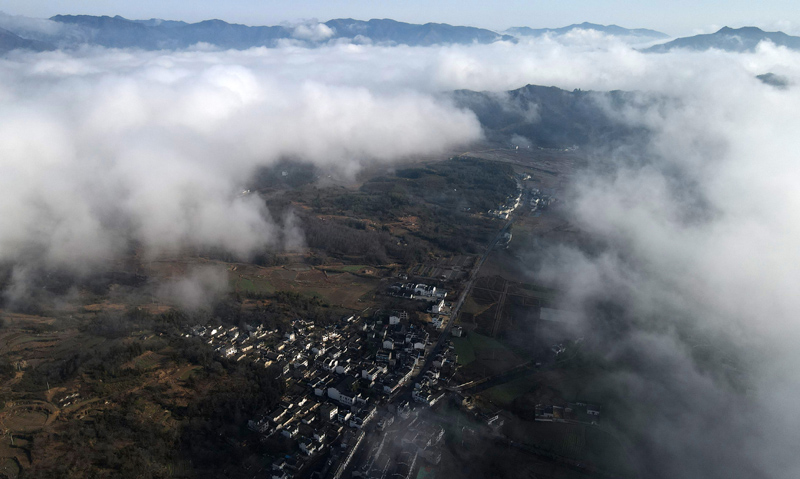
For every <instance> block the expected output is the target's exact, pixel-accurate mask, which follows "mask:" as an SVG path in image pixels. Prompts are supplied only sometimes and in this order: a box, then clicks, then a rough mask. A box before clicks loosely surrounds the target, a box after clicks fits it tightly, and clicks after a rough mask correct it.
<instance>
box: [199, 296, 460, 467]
mask: <svg viewBox="0 0 800 479" xmlns="http://www.w3.org/2000/svg"><path fill="white" fill-rule="evenodd" d="M414 288H415V291H417V294H418V295H419V296H420V297H421V298H425V299H429V300H432V303H433V306H432V308H433V309H435V310H436V311H435V313H437V315H438V314H439V313H443V312H444V309H445V308H446V306H444V300H443V299H442V298H444V296H446V293H445V292H444V291H441V290H439V291H437V290H436V288H435V287H433V286H427V285H414ZM409 289H411V288H409ZM437 293H438V294H437ZM439 321H441V320H439ZM437 324H439V327H437V326H436V325H437ZM440 327H441V323H437V322H434V323H433V328H432V329H434V330H438V329H440ZM426 329H430V328H424V327H421V326H420V325H415V324H412V323H411V321H410V320H409V315H408V313H407V312H405V311H390V312H388V314H386V313H385V312H382V311H376V312H375V314H374V315H372V316H371V317H369V318H365V317H360V316H356V315H350V316H345V317H343V318H342V319H341V321H340V322H339V323H338V324H334V325H329V326H326V327H316V326H315V324H314V323H313V322H311V321H305V320H300V319H297V320H295V321H293V323H292V325H291V330H290V331H287V332H285V333H284V334H283V335H281V334H279V332H278V331H277V330H267V329H265V328H263V327H262V326H257V327H249V326H247V325H245V327H243V328H240V327H238V326H230V327H217V328H210V327H205V326H196V327H193V328H191V329H190V330H189V331H186V332H185V335H186V336H195V337H201V338H203V339H204V340H206V342H207V343H208V344H209V345H211V346H212V347H214V348H215V350H216V351H217V353H218V354H220V355H221V356H225V357H227V358H230V359H234V360H237V361H252V362H253V363H255V364H257V365H263V366H264V367H273V366H274V367H275V368H274V369H275V371H277V374H278V375H279V376H280V377H281V378H282V379H283V380H284V381H285V383H286V391H287V393H286V395H285V396H284V397H283V398H281V402H280V404H279V406H278V407H277V408H275V409H274V410H271V411H266V412H265V414H263V415H262V416H260V417H254V418H252V419H251V420H250V421H249V422H248V426H249V427H250V429H251V430H253V431H255V432H257V433H259V434H260V435H261V437H262V440H263V441H265V442H269V441H271V442H274V443H279V444H280V446H281V447H284V448H287V449H288V450H287V451H286V453H285V454H283V455H281V457H277V458H275V462H274V463H273V467H272V469H273V470H272V472H271V474H272V475H271V477H273V478H275V479H289V478H293V477H330V478H339V477H343V476H342V474H343V473H344V472H345V471H346V470H352V471H354V472H355V474H361V475H362V476H361V477H397V478H401V477H409V476H408V474H410V473H411V472H412V471H414V470H415V464H416V463H417V462H418V461H422V460H424V461H428V463H431V464H435V463H436V462H437V459H436V458H437V457H438V456H439V454H438V453H437V452H436V446H437V444H439V442H440V441H441V438H442V435H443V430H442V428H441V427H440V426H435V425H433V424H430V423H427V422H426V421H424V420H422V419H420V418H419V417H418V409H419V408H425V407H430V406H433V405H435V404H436V403H437V402H438V401H440V400H442V398H443V397H445V395H446V391H445V388H444V385H445V383H446V379H447V378H450V377H452V376H453V374H454V373H455V368H456V361H457V357H456V354H455V352H454V348H453V345H452V343H451V342H449V341H447V342H445V347H444V348H442V350H441V352H439V353H438V354H436V356H435V357H433V358H431V359H432V362H431V367H430V368H429V369H428V370H427V371H425V372H424V374H422V375H421V376H418V375H417V374H418V373H419V372H420V369H421V367H422V365H423V364H424V363H425V362H426V360H427V359H428V357H427V355H428V354H433V353H432V350H433V349H434V348H433V344H434V341H433V340H432V338H431V333H429V332H428V331H427V330H426ZM456 331H458V333H456V334H460V328H459V329H457V330H456ZM434 334H437V333H434ZM442 334H444V333H442ZM368 434H369V435H370V440H369V442H370V444H373V446H372V449H374V451H373V453H370V454H367V455H366V456H365V457H363V458H362V459H363V460H362V461H360V462H359V463H356V461H354V457H355V456H356V451H358V450H359V448H360V447H361V446H362V443H363V442H364V441H365V437H367V435H368ZM390 436H391V437H390ZM390 451H391V452H390ZM355 474H354V475H355ZM347 477H350V476H347Z"/></svg>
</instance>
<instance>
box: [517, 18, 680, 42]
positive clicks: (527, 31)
mask: <svg viewBox="0 0 800 479" xmlns="http://www.w3.org/2000/svg"><path fill="white" fill-rule="evenodd" d="M575 30H595V31H598V32H601V33H604V34H606V35H614V36H620V37H642V38H645V39H652V40H663V39H666V38H670V36H669V35H667V34H666V33H662V32H658V31H655V30H648V29H646V28H633V29H630V28H623V27H620V26H617V25H598V24H596V23H589V22H583V23H580V24H573V25H568V26H566V27H561V28H530V27H512V28H509V29H508V30H506V31H505V33H507V34H509V35H514V36H533V37H539V36H542V35H547V34H551V35H564V34H567V33H570V32H573V31H575Z"/></svg>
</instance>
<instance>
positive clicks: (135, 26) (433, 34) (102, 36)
mask: <svg viewBox="0 0 800 479" xmlns="http://www.w3.org/2000/svg"><path fill="white" fill-rule="evenodd" d="M50 20H51V21H53V22H56V23H57V24H61V25H63V26H65V27H67V28H65V29H64V30H63V31H62V32H61V34H51V35H50V36H49V37H44V38H43V37H42V35H41V34H40V32H30V33H32V34H34V33H35V34H36V35H35V37H37V38H38V40H39V41H40V42H41V43H40V44H36V45H34V44H30V45H27V44H25V43H23V42H20V41H19V39H23V40H24V38H25V37H26V32H25V31H20V30H18V31H14V32H8V33H10V34H12V35H15V36H17V37H19V39H17V38H12V37H9V38H8V39H4V38H2V37H0V49H3V50H5V51H8V50H11V49H14V48H29V49H34V50H41V49H46V48H50V49H52V48H71V47H77V46H79V45H84V44H90V45H99V46H104V47H109V48H140V49H144V50H161V49H166V50H174V49H184V48H188V47H190V46H192V45H196V44H198V43H207V44H210V45H215V46H217V47H220V48H226V49H247V48H252V47H261V46H263V47H274V46H277V45H278V44H279V43H280V42H281V41H286V40H299V41H304V42H307V43H311V44H316V43H321V42H327V41H329V40H335V39H339V38H341V39H347V40H350V41H357V42H362V43H383V44H390V45H391V44H396V45H411V46H429V45H436V44H472V43H492V42H496V41H500V40H505V41H513V40H514V37H512V36H509V35H503V34H499V33H496V32H493V31H491V30H486V29H482V28H475V27H463V26H453V25H447V24H443V23H426V24H424V25H418V24H411V23H403V22H398V21H395V20H389V19H384V20H377V19H374V20H369V21H361V20H353V19H349V18H348V19H335V20H330V21H328V22H325V23H314V24H308V25H295V26H284V25H278V26H253V27H251V26H247V25H239V24H234V23H227V22H224V21H222V20H206V21H203V22H198V23H186V22H182V21H171V20H160V19H150V20H129V19H126V18H123V17H120V16H116V17H108V16H91V15H56V16H54V17H52V18H51V19H50ZM29 37H30V35H29ZM0 51H1V50H0Z"/></svg>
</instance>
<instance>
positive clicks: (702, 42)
mask: <svg viewBox="0 0 800 479" xmlns="http://www.w3.org/2000/svg"><path fill="white" fill-rule="evenodd" d="M762 41H770V42H772V43H774V44H775V45H778V46H783V47H787V48H790V49H792V50H798V49H800V37H793V36H791V35H787V34H785V33H783V32H765V31H764V30H762V29H760V28H757V27H742V28H730V27H724V28H721V29H720V30H719V31H717V32H715V33H710V34H706V35H695V36H693V37H683V38H676V39H675V40H672V41H670V42H667V43H662V44H660V45H655V46H652V47H650V48H647V49H645V50H643V51H645V52H649V53H664V52H668V51H670V50H674V49H677V48H682V49H686V50H708V49H711V48H716V49H719V50H725V51H729V52H748V51H753V50H755V48H756V46H757V45H758V44H759V43H760V42H762Z"/></svg>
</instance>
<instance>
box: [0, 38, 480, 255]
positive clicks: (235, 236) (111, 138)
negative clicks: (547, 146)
mask: <svg viewBox="0 0 800 479" xmlns="http://www.w3.org/2000/svg"><path fill="white" fill-rule="evenodd" d="M260 53H262V52H260V51H253V52H228V53H226V52H188V53H177V54H162V53H133V52H125V51H113V50H87V51H84V52H77V53H71V54H70V53H64V52H55V53H47V54H39V55H24V54H20V55H17V56H12V58H11V59H7V60H5V61H2V63H0V92H2V94H0V102H2V112H0V138H2V139H3V140H2V141H0V157H2V162H0V218H2V219H0V259H2V260H13V259H15V258H17V257H18V256H19V255H20V254H22V253H26V252H27V253H31V254H33V253H35V254H36V255H37V256H38V257H39V258H44V259H46V260H49V261H51V262H52V263H54V264H57V265H62V266H70V265H81V266H83V265H90V264H91V263H92V262H94V261H103V260H106V259H108V258H110V257H113V256H114V254H116V253H117V252H119V251H120V250H121V249H122V248H124V247H125V246H126V244H127V243H126V242H127V240H132V241H133V242H134V243H135V244H139V245H142V246H144V248H145V251H146V252H147V253H149V254H158V253H161V252H176V251H179V250H180V249H182V248H187V247H190V248H202V247H219V248H222V249H225V250H228V251H231V252H233V253H236V254H239V255H241V256H246V255H247V254H249V253H251V252H253V251H256V250H258V249H260V248H262V247H264V246H265V245H270V244H276V242H278V243H279V242H280V240H279V238H278V234H277V232H276V231H275V230H276V226H275V223H274V221H273V220H272V219H271V218H270V216H269V212H267V211H266V209H265V208H264V206H263V205H262V204H261V202H260V201H259V200H258V199H257V197H255V196H245V197H241V196H240V195H239V192H240V191H241V189H242V187H243V185H245V184H246V182H247V179H248V177H249V175H250V174H251V173H252V172H253V169H254V168H255V167H257V166H259V165H269V164H271V163H273V162H275V161H277V160H279V159H281V158H282V157H293V158H300V159H303V160H306V161H310V162H313V163H315V164H317V165H319V166H322V167H324V168H327V169H331V170H337V171H339V172H341V173H343V174H354V173H356V172H357V171H358V170H359V168H360V167H361V165H362V164H364V163H366V162H376V161H383V162H389V161H394V160H397V159H401V158H406V157H409V156H412V155H419V154H430V153H436V152H441V151H444V150H445V149H447V148H451V147H453V146H455V145H459V144H463V143H468V142H471V141H474V140H476V139H478V138H480V135H481V132H480V127H479V125H478V123H477V120H476V119H475V118H474V116H473V115H472V114H471V113H469V112H464V111H460V110H457V109H455V108H453V107H452V106H449V105H447V104H445V103H442V102H440V101H438V100H435V99H434V98H433V97H432V96H430V95H427V94H422V93H415V92H413V91H411V90H404V91H400V92H378V93H376V92H373V91H370V90H369V89H367V88H364V87H361V86H358V85H342V84H339V85H329V84H326V83H325V82H324V79H323V78H314V77H313V76H311V77H309V78H307V79H305V80H302V81H296V82H295V81H290V80H287V79H286V78H283V77H282V76H281V74H280V72H275V71H273V70H272V69H271V68H269V67H267V66H264V65H262V64H261V63H260V61H259V58H258V55H259V54H260Z"/></svg>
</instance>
